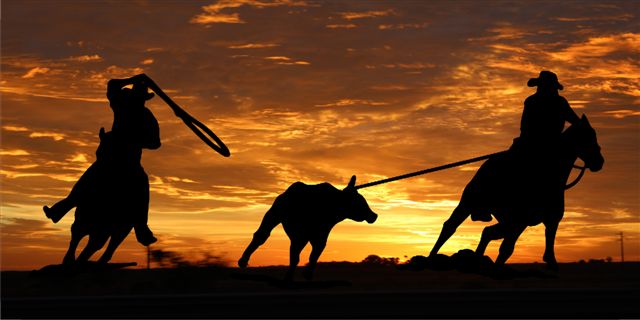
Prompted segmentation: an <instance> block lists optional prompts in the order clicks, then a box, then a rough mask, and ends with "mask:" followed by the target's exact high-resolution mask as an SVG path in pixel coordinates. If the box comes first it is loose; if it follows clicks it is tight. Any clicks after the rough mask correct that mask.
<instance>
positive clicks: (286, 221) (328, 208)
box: [238, 176, 378, 280]
mask: <svg viewBox="0 0 640 320" xmlns="http://www.w3.org/2000/svg"><path fill="white" fill-rule="evenodd" d="M355 183H356V176H353V177H351V180H350V181H349V184H348V185H347V187H346V188H345V189H344V190H339V189H337V188H336V187H334V186H332V185H331V184H329V183H321V184H316V185H307V184H304V183H302V182H296V183H294V184H292V185H291V186H290V187H289V188H288V189H287V190H286V191H285V192H284V193H282V194H281V195H279V196H278V197H277V198H276V200H275V201H274V203H273V205H272V206H271V208H270V209H269V210H268V211H267V213H265V215H264V218H263V219H262V223H261V224H260V227H259V228H258V230H257V231H256V232H255V233H254V235H253V239H252V240H251V243H250V244H249V245H248V246H247V248H246V249H245V251H244V253H243V254H242V257H241V258H240V260H239V261H238V265H239V266H240V267H241V268H244V267H246V266H247V264H248V262H249V258H250V257H251V254H253V252H254V251H255V250H256V249H258V247H259V246H261V245H262V244H264V243H265V242H266V241H267V239H268V238H269V235H270V234H271V230H273V228H275V227H276V226H277V225H279V224H280V223H282V226H283V227H284V231H285V232H286V233H287V236H289V239H290V240H291V247H290V249H289V259H290V264H289V270H288V271H287V274H286V276H285V280H292V279H293V274H294V271H295V269H296V267H297V265H298V263H299V262H300V252H301V251H302V249H304V247H305V246H306V245H307V243H309V242H310V243H311V246H312V250H311V254H310V255H309V264H308V265H307V268H306V269H305V272H304V277H305V278H306V279H307V280H311V278H312V277H313V271H314V269H315V266H316V263H317V262H318V258H319V257H320V254H321V253H322V251H323V250H324V248H325V246H326V244H327V239H328V237H329V233H330V232H331V229H332V228H333V227H334V226H335V225H336V224H338V223H339V222H340V221H342V220H344V219H347V218H348V219H352V220H355V221H358V222H361V221H365V220H366V221H367V222H368V223H374V222H375V221H376V219H377V218H378V215H377V214H375V213H374V212H373V211H371V209H370V208H369V205H368V204H367V200H365V198H364V197H363V196H362V195H360V194H359V193H358V191H357V190H356V188H355Z"/></svg>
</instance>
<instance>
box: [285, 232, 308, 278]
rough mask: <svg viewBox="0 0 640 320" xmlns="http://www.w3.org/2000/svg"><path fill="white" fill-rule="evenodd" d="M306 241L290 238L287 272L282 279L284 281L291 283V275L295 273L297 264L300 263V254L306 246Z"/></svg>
mask: <svg viewBox="0 0 640 320" xmlns="http://www.w3.org/2000/svg"><path fill="white" fill-rule="evenodd" d="M307 242H308V241H306V240H302V239H300V238H291V246H289V270H287V274H286V275H285V277H284V280H285V281H293V273H294V272H295V271H296V267H297V266H298V263H300V252H302V249H304V247H305V246H306V245H307Z"/></svg>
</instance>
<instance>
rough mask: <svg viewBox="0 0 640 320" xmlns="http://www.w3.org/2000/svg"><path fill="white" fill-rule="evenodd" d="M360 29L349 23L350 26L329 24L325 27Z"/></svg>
mask: <svg viewBox="0 0 640 320" xmlns="http://www.w3.org/2000/svg"><path fill="white" fill-rule="evenodd" d="M356 27H358V26H357V25H355V24H353V23H349V24H328V25H326V26H325V28H328V29H353V28H356Z"/></svg>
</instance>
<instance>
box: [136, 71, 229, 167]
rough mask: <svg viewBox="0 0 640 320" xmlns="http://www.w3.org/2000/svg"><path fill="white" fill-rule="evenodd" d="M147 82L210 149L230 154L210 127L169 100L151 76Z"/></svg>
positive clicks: (225, 154) (226, 155)
mask: <svg viewBox="0 0 640 320" xmlns="http://www.w3.org/2000/svg"><path fill="white" fill-rule="evenodd" d="M148 82H149V83H148V84H147V85H148V86H149V89H151V90H152V91H153V92H155V93H156V94H157V95H158V96H159V97H160V98H162V100H164V102H165V103H166V104H167V105H169V107H171V109H173V112H174V113H175V114H176V116H178V117H179V118H180V119H182V121H183V122H184V124H185V125H187V127H189V129H191V131H193V133H195V134H196V135H197V136H198V137H199V138H200V139H201V140H202V141H204V143H206V144H207V145H208V146H209V147H211V149H213V150H215V151H216V152H218V153H219V154H221V155H222V156H224V157H228V156H230V155H231V152H230V151H229V148H227V146H226V145H225V144H224V142H222V140H220V138H218V136H216V134H215V133H213V131H211V129H209V128H207V126H205V125H204V124H203V123H202V122H200V121H198V119H196V118H194V117H192V116H191V115H190V114H188V113H187V112H186V111H184V110H183V109H182V108H180V106H179V105H178V104H177V103H175V102H173V100H171V98H169V96H167V95H166V94H165V93H164V91H162V89H160V87H158V85H157V84H156V83H155V82H153V80H151V78H149V81H148ZM203 132H204V133H203ZM205 133H206V134H207V135H208V136H209V137H207V136H206V135H205ZM211 139H213V141H211ZM214 141H215V143H214Z"/></svg>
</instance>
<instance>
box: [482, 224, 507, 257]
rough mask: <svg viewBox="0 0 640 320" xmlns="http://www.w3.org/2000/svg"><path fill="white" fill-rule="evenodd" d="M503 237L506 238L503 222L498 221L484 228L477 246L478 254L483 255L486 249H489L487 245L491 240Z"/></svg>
mask: <svg viewBox="0 0 640 320" xmlns="http://www.w3.org/2000/svg"><path fill="white" fill-rule="evenodd" d="M502 238H504V229H503V228H502V225H501V224H499V223H497V224H494V225H492V226H489V227H486V228H484V230H482V237H481V238H480V243H478V247H477V248H476V254H477V255H479V256H483V255H484V251H485V250H486V249H487V245H489V242H491V241H492V240H498V239H502Z"/></svg>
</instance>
